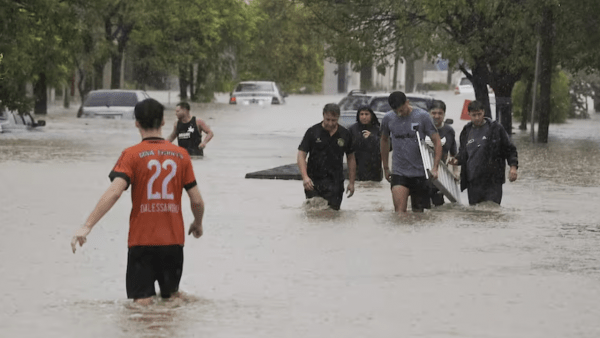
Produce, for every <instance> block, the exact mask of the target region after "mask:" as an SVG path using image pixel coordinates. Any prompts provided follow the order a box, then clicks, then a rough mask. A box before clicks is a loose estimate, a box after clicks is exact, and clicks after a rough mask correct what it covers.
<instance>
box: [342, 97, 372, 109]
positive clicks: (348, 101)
mask: <svg viewBox="0 0 600 338" xmlns="http://www.w3.org/2000/svg"><path fill="white" fill-rule="evenodd" d="M368 102H369V97H368V96H346V97H345V98H343V99H342V100H341V101H340V103H338V106H340V110H353V111H356V110H358V108H360V106H365V105H367V104H368Z"/></svg>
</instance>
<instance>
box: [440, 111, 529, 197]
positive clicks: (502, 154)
mask: <svg viewBox="0 0 600 338" xmlns="http://www.w3.org/2000/svg"><path fill="white" fill-rule="evenodd" d="M468 111H469V116H470V117H471V122H469V123H467V125H466V126H465V127H464V128H463V130H462V132H461V133H460V141H459V143H460V149H459V151H458V154H457V156H456V158H455V159H453V160H452V161H451V163H452V164H455V165H460V166H461V173H460V187H461V190H465V189H467V194H468V196H469V204H471V205H474V204H477V203H481V202H485V201H492V202H495V203H497V204H500V202H501V201H502V185H503V184H504V182H505V181H506V162H508V165H509V166H510V170H509V174H508V179H509V180H510V181H511V182H514V181H515V180H516V179H517V168H518V165H519V161H518V155H517V148H516V147H515V146H514V145H513V143H512V142H511V140H510V138H509V136H508V133H507V132H506V130H504V128H503V127H502V126H501V125H500V124H498V123H497V122H496V121H492V119H490V118H487V117H484V107H483V104H482V103H481V102H479V101H472V102H471V103H469V106H468Z"/></svg>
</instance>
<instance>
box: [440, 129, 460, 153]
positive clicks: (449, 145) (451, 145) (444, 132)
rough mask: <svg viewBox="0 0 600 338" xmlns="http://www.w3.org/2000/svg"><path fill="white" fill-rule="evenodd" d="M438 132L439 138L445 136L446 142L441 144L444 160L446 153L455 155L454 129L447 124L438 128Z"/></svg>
mask: <svg viewBox="0 0 600 338" xmlns="http://www.w3.org/2000/svg"><path fill="white" fill-rule="evenodd" d="M438 133H439V134H440V139H443V138H444V137H445V138H446V143H444V145H443V146H442V161H444V162H446V159H447V158H448V153H450V155H452V156H456V153H457V149H456V135H455V132H454V129H453V128H452V127H450V126H449V125H447V124H444V126H443V127H441V128H438Z"/></svg>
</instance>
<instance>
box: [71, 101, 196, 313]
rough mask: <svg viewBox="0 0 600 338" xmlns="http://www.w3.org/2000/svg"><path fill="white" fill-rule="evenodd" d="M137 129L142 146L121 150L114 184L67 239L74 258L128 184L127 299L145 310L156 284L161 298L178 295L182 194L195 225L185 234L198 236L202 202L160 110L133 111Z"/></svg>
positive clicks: (142, 106)
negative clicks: (166, 134) (164, 128)
mask: <svg viewBox="0 0 600 338" xmlns="http://www.w3.org/2000/svg"><path fill="white" fill-rule="evenodd" d="M134 112H135V125H136V127H137V128H138V129H139V132H140V135H141V137H142V142H141V143H139V144H137V145H134V146H132V147H129V148H127V149H125V150H124V151H123V153H122V154H121V157H120V158H119V160H118V161H117V163H116V165H115V166H114V168H113V170H112V171H111V173H110V175H109V178H110V179H111V181H112V183H111V185H110V186H109V187H108V189H107V190H106V192H105V193H104V194H103V195H102V197H101V198H100V201H99V202H98V204H97V205H96V207H95V209H94V210H93V211H92V213H91V214H90V215H89V217H88V219H87V221H86V222H85V225H83V226H82V227H81V228H80V229H78V230H77V231H76V232H75V235H74V236H73V239H72V240H71V248H72V250H73V253H75V249H76V247H77V243H79V245H80V246H82V245H83V244H84V243H85V242H86V240H87V236H88V234H89V233H90V231H92V228H93V227H94V225H96V223H98V221H100V219H101V218H102V217H103V216H104V215H105V214H106V213H107V212H108V211H109V210H110V209H111V208H112V207H113V205H114V204H115V203H116V202H117V200H119V198H120V197H121V194H122V193H123V191H125V190H127V188H128V187H129V185H131V190H132V191H131V202H132V209H131V215H130V217H129V238H128V247H129V253H128V256H127V274H126V289H127V298H131V299H133V300H134V301H135V302H136V303H140V304H143V305H148V304H150V303H152V296H154V295H156V291H155V289H154V282H156V281H158V285H159V287H160V295H161V297H162V298H170V297H171V296H178V295H179V292H178V290H179V281H180V279H181V274H182V271H183V244H184V238H185V230H184V225H183V216H182V213H181V195H182V192H183V189H185V190H186V191H187V193H188V196H189V198H190V202H191V208H192V213H193V215H194V221H193V222H192V224H191V225H190V227H189V232H188V234H193V235H194V237H196V238H199V237H200V236H202V217H203V215H204V202H203V200H202V196H201V195H200V191H199V190H198V186H197V184H196V179H195V176H194V170H193V168H192V162H191V160H190V156H189V155H188V154H187V152H185V151H184V150H183V148H181V147H178V146H175V145H173V144H171V143H170V142H167V141H165V140H164V139H163V138H162V137H161V136H162V132H161V127H162V126H163V125H164V123H165V122H164V119H163V113H164V107H163V106H162V105H161V104H160V103H159V102H158V101H156V100H153V99H146V100H144V101H142V102H140V103H138V104H137V105H136V106H135V110H134Z"/></svg>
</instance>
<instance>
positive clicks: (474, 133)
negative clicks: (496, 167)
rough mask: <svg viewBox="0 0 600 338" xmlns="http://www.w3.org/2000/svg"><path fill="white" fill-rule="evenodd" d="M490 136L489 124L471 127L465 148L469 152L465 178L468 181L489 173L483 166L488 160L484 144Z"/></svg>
mask: <svg viewBox="0 0 600 338" xmlns="http://www.w3.org/2000/svg"><path fill="white" fill-rule="evenodd" d="M489 138H490V124H489V123H485V124H484V125H483V126H481V127H475V126H473V128H471V131H470V132H469V135H468V138H467V146H466V150H467V153H468V154H469V157H468V160H467V178H468V179H469V181H473V180H476V179H478V178H480V177H481V176H485V175H489V172H486V170H485V168H486V167H487V166H486V164H487V162H488V156H489V155H488V154H486V145H487V143H488V142H489Z"/></svg>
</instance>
